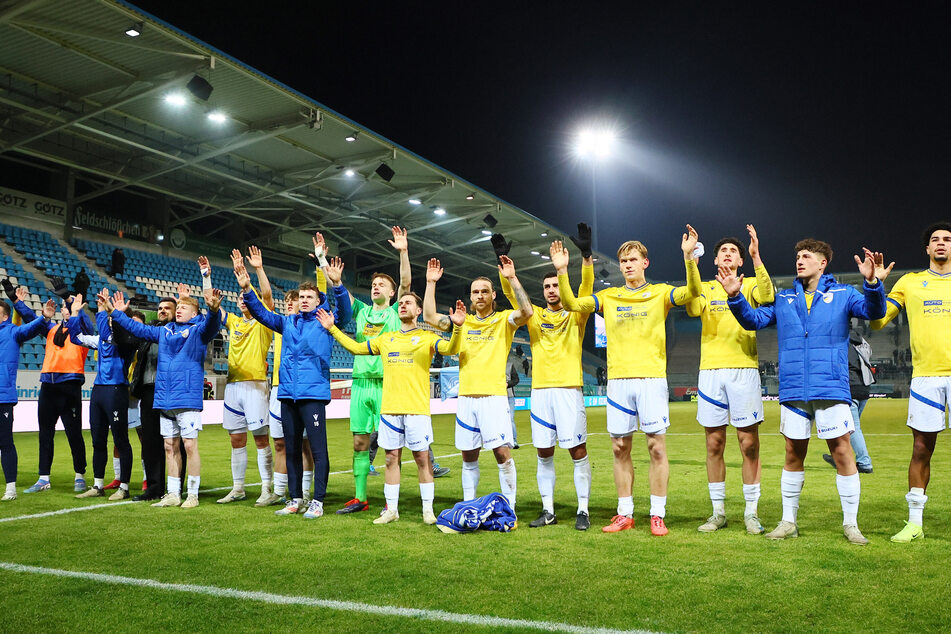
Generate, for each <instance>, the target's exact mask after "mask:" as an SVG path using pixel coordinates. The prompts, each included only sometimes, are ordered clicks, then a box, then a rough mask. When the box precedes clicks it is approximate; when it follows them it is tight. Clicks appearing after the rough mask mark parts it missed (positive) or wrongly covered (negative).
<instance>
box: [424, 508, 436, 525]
mask: <svg viewBox="0 0 951 634" xmlns="http://www.w3.org/2000/svg"><path fill="white" fill-rule="evenodd" d="M435 523H436V514H435V513H433V510H432V509H427V510H425V511H423V524H429V525H430V526H432V525H433V524H435Z"/></svg>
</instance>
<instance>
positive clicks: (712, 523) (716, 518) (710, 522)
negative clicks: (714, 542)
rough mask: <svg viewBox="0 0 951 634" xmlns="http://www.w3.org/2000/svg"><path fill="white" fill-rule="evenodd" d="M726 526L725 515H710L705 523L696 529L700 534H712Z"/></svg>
mask: <svg viewBox="0 0 951 634" xmlns="http://www.w3.org/2000/svg"><path fill="white" fill-rule="evenodd" d="M724 526H726V515H711V516H710V517H708V518H707V521H706V522H704V523H703V524H701V525H700V526H698V527H697V530H698V531H700V532H701V533H713V532H716V531H718V530H720V529H721V528H723V527H724Z"/></svg>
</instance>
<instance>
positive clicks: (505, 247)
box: [492, 233, 512, 261]
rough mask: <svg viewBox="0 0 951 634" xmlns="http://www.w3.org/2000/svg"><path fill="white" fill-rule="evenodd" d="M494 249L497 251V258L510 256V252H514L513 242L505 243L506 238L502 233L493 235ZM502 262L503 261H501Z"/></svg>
mask: <svg viewBox="0 0 951 634" xmlns="http://www.w3.org/2000/svg"><path fill="white" fill-rule="evenodd" d="M492 248H493V249H494V250H495V257H497V258H501V257H502V256H503V255H508V254H509V251H511V250H512V241H511V240H509V241H508V242H506V241H505V236H503V235H502V234H501V233H493V234H492ZM499 261H501V259H500V260H499Z"/></svg>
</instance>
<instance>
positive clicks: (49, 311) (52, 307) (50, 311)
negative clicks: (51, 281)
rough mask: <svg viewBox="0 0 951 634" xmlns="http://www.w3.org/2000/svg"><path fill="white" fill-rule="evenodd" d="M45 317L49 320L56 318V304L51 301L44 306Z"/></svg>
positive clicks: (47, 301)
mask: <svg viewBox="0 0 951 634" xmlns="http://www.w3.org/2000/svg"><path fill="white" fill-rule="evenodd" d="M43 316H44V317H46V318H47V319H52V318H53V317H55V316H56V302H54V301H53V300H51V299H48V300H46V303H45V304H43Z"/></svg>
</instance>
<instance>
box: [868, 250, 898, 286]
mask: <svg viewBox="0 0 951 634" xmlns="http://www.w3.org/2000/svg"><path fill="white" fill-rule="evenodd" d="M872 258H873V259H874V260H875V277H877V278H878V280H879V281H880V282H884V281H885V278H886V277H888V274H889V273H891V272H892V269H893V268H895V263H894V262H892V263H891V264H889V265H888V266H885V254H884V253H879V252H878V251H875V252H874V253H873V254H872Z"/></svg>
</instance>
